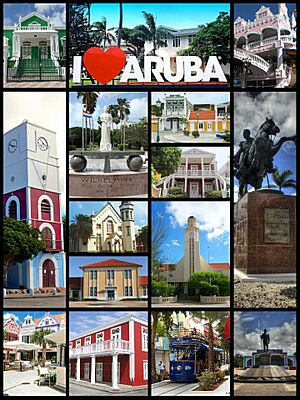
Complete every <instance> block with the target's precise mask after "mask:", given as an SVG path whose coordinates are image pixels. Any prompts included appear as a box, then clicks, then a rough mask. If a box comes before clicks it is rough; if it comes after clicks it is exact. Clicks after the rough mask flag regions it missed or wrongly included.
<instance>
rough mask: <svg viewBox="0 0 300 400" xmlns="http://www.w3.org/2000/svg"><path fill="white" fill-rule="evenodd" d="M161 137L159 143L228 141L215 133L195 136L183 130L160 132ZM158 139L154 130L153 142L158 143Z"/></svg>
mask: <svg viewBox="0 0 300 400" xmlns="http://www.w3.org/2000/svg"><path fill="white" fill-rule="evenodd" d="M159 137H160V141H159V143H178V144H180V143H191V144H197V143H198V144H199V143H226V142H224V140H223V139H220V138H217V137H216V134H215V133H214V134H205V133H200V137H198V138H194V137H193V136H192V135H191V134H190V135H189V136H185V135H184V134H183V133H181V132H160V133H159ZM156 140H157V134H156V133H153V132H152V143H156ZM228 145H229V143H228Z"/></svg>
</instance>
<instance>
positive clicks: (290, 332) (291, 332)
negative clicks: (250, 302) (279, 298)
mask: <svg viewBox="0 0 300 400" xmlns="http://www.w3.org/2000/svg"><path fill="white" fill-rule="evenodd" d="M263 329H267V331H268V333H269V335H270V346H269V347H270V349H283V350H284V351H287V352H288V353H289V354H293V353H294V352H295V351H296V313H295V312H294V311H281V310H279V311H242V312H235V313H234V332H235V336H234V347H235V348H234V352H235V353H241V354H243V355H246V354H247V355H250V354H251V352H252V351H255V350H257V349H261V340H260V336H259V335H260V332H261V331H263Z"/></svg>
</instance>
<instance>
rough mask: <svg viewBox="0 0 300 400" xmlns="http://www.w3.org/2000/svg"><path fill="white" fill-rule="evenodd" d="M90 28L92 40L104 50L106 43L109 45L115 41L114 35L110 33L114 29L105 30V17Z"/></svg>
mask: <svg viewBox="0 0 300 400" xmlns="http://www.w3.org/2000/svg"><path fill="white" fill-rule="evenodd" d="M92 27H93V38H94V40H96V41H97V42H99V43H101V44H102V47H103V49H104V50H105V45H106V42H107V43H108V44H109V45H110V44H111V43H112V42H113V41H115V40H116V38H115V35H114V34H113V33H111V32H110V31H112V30H113V29H114V28H109V29H108V28H107V19H106V18H105V17H103V18H102V19H101V21H97V22H95V23H94V24H93V25H92Z"/></svg>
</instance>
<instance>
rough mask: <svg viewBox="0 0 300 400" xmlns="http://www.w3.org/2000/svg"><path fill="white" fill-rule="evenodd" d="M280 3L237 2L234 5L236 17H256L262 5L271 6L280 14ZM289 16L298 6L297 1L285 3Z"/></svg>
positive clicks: (274, 12) (251, 18)
mask: <svg viewBox="0 0 300 400" xmlns="http://www.w3.org/2000/svg"><path fill="white" fill-rule="evenodd" d="M278 4H279V3H242V4H239V3H236V4H235V5H234V19H236V18H237V17H242V18H245V19H246V20H248V19H250V20H253V19H254V18H255V13H256V11H258V10H259V9H260V7H261V6H262V5H264V6H265V7H270V9H271V11H272V13H273V14H278ZM285 4H286V6H287V8H288V11H289V16H291V11H292V10H293V9H294V8H295V7H296V3H285Z"/></svg>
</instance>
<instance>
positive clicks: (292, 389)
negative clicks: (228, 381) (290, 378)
mask: <svg viewBox="0 0 300 400" xmlns="http://www.w3.org/2000/svg"><path fill="white" fill-rule="evenodd" d="M234 395H235V396H256V397H264V396H296V384H295V383H293V384H288V383H235V384H234Z"/></svg>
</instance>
